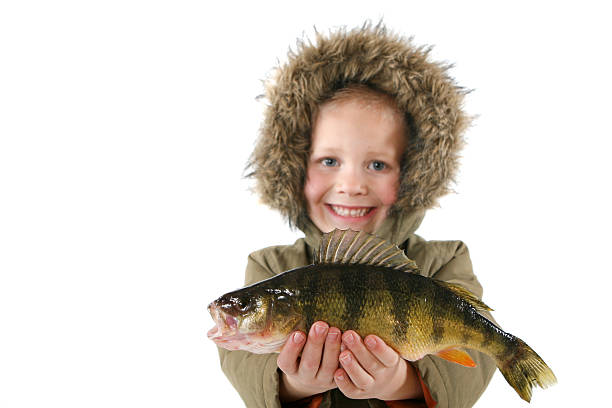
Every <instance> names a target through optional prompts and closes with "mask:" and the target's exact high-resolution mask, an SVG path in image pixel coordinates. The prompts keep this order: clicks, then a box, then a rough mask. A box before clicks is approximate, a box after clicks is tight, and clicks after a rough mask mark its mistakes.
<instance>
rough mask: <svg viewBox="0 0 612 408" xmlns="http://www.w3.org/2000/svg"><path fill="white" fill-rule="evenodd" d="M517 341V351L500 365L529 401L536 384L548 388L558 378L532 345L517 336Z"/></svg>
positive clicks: (519, 392)
mask: <svg viewBox="0 0 612 408" xmlns="http://www.w3.org/2000/svg"><path fill="white" fill-rule="evenodd" d="M516 341H517V349H516V353H515V354H514V356H513V357H511V358H510V359H508V360H507V361H506V362H505V363H504V364H502V365H500V366H499V370H500V371H501V373H502V374H503V375H504V378H506V381H508V384H510V385H511V386H512V388H514V389H515V390H516V392H517V393H518V395H520V397H521V398H522V399H524V400H525V401H527V402H529V401H530V400H531V389H532V388H533V386H534V385H535V384H537V385H539V386H540V387H541V388H547V387H548V386H550V385H553V384H555V383H556V382H557V378H556V377H555V375H554V374H553V372H552V370H551V369H550V368H549V367H548V366H547V365H546V363H545V362H544V360H542V358H540V356H538V355H537V353H536V352H535V351H533V349H531V347H529V346H528V345H527V344H525V342H523V341H522V340H521V339H519V338H516Z"/></svg>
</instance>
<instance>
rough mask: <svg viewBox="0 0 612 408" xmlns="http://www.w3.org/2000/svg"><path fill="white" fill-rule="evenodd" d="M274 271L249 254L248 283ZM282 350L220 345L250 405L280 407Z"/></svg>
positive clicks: (231, 374) (226, 365)
mask: <svg viewBox="0 0 612 408" xmlns="http://www.w3.org/2000/svg"><path fill="white" fill-rule="evenodd" d="M273 275H274V273H273V272H271V271H270V270H268V269H267V268H265V267H264V266H262V265H261V263H259V262H257V261H256V260H255V259H254V257H253V254H251V255H250V256H249V260H248V263H247V268H246V275H245V283H246V284H247V285H249V284H252V283H255V282H259V281H261V280H263V279H267V278H269V277H271V276H273ZM277 357H278V354H276V353H274V354H253V353H249V352H248V351H229V350H225V349H223V348H219V358H220V360H221V369H222V370H223V372H224V373H225V375H226V377H227V378H228V380H229V381H230V382H231V384H232V385H233V386H234V388H235V389H236V391H238V393H239V394H240V397H241V398H242V400H243V401H244V403H245V405H246V406H247V407H249V408H251V407H254V408H280V407H281V404H280V400H279V397H278V384H279V383H278V382H279V378H278V371H277V365H276V359H277Z"/></svg>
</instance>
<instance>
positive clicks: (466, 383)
mask: <svg viewBox="0 0 612 408" xmlns="http://www.w3.org/2000/svg"><path fill="white" fill-rule="evenodd" d="M423 246H426V247H427V250H424V249H425V248H424V247H423ZM413 251H414V254H415V258H416V259H415V261H416V262H417V264H418V265H419V266H420V267H421V269H422V272H423V274H424V275H426V276H430V277H433V278H436V279H440V280H443V281H446V282H450V283H455V284H459V285H461V286H463V287H464V288H465V289H468V290H469V291H471V292H472V293H473V294H475V295H476V296H478V297H479V298H482V286H481V285H480V283H479V282H478V280H477V279H476V276H475V275H474V273H473V271H472V262H471V260H470V256H469V253H468V249H467V247H466V246H465V244H463V243H462V242H460V241H429V242H421V244H420V245H417V246H416V247H415V248H413ZM409 256H410V254H409ZM483 315H484V316H485V317H486V318H487V319H489V320H491V321H493V322H495V321H494V320H493V318H492V316H491V314H490V313H488V312H486V313H483ZM496 324H497V323H496ZM466 351H467V352H468V354H469V355H470V356H471V357H472V359H473V360H474V362H475V363H476V367H474V368H471V367H463V366H461V365H459V364H455V363H451V362H448V361H446V360H443V359H441V358H438V357H434V356H431V355H427V356H425V357H424V358H423V359H421V360H419V361H416V362H414V363H413V364H414V366H415V367H416V368H417V370H418V371H419V374H420V375H421V378H422V381H423V383H424V384H425V385H426V386H427V388H428V391H429V393H430V394H431V398H432V399H433V400H434V401H436V402H437V404H436V405H435V406H436V408H446V407H453V408H462V407H471V406H473V405H474V404H475V403H476V401H477V400H478V398H479V397H480V395H481V394H482V393H483V392H484V390H485V388H486V387H487V385H488V384H489V381H490V380H491V378H492V377H493V374H494V372H495V368H496V366H495V362H494V361H493V359H492V358H490V357H489V356H487V355H486V354H483V353H480V352H478V351H475V350H466Z"/></svg>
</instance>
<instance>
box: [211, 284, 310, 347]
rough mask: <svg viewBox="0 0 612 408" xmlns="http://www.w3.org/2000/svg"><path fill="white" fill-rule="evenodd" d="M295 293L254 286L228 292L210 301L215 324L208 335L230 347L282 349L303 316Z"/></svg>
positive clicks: (217, 342)
mask: <svg viewBox="0 0 612 408" xmlns="http://www.w3.org/2000/svg"><path fill="white" fill-rule="evenodd" d="M294 304H295V302H293V299H292V296H291V294H290V293H289V292H288V291H286V290H280V289H278V290H277V289H258V290H253V289H252V288H248V290H247V289H244V290H237V291H234V292H230V293H227V294H225V295H223V296H221V297H219V298H218V299H217V300H215V301H213V302H212V303H210V304H209V305H208V311H209V313H210V315H211V316H212V318H213V320H214V321H215V327H213V328H212V329H211V330H209V332H208V338H209V339H211V340H212V341H214V342H215V343H216V344H217V345H218V346H219V347H223V348H225V349H228V350H246V351H250V352H252V353H258V354H265V353H272V352H278V351H279V350H280V348H281V346H282V345H283V344H284V343H285V341H286V340H287V337H288V336H289V334H290V333H291V332H292V331H293V330H294V329H295V328H296V326H297V325H298V323H299V322H300V321H301V320H302V318H301V315H300V314H299V313H297V312H296V310H295V307H294Z"/></svg>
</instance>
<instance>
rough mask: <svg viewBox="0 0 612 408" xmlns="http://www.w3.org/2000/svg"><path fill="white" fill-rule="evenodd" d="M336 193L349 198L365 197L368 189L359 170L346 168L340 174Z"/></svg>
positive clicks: (350, 167)
mask: <svg viewBox="0 0 612 408" xmlns="http://www.w3.org/2000/svg"><path fill="white" fill-rule="evenodd" d="M336 191H337V192H338V193H343V194H347V195H349V196H356V195H365V194H367V193H368V187H367V183H366V180H365V178H364V177H363V175H362V174H361V172H360V171H359V169H358V168H355V167H352V166H345V167H344V168H343V169H342V170H341V171H340V172H338V177H337V179H336Z"/></svg>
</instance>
